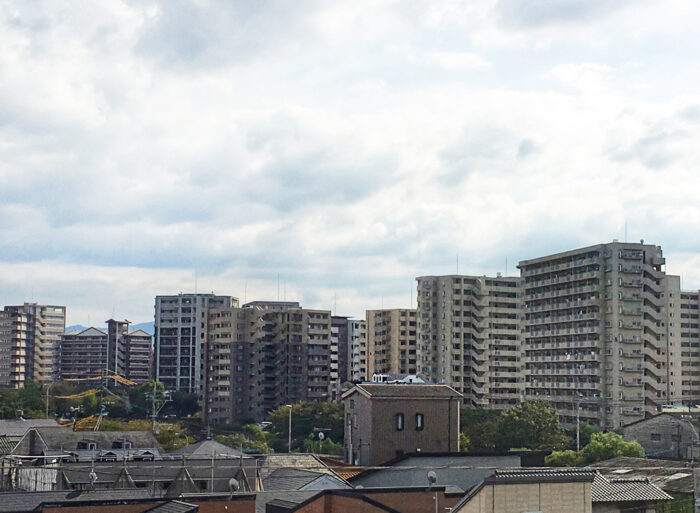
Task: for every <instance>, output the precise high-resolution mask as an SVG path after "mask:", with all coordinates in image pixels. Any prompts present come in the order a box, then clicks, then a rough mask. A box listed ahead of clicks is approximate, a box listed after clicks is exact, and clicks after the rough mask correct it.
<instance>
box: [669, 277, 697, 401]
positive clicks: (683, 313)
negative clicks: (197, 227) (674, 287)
mask: <svg viewBox="0 0 700 513" xmlns="http://www.w3.org/2000/svg"><path fill="white" fill-rule="evenodd" d="M679 294H680V300H678V296H677V299H676V301H675V303H674V305H676V304H677V305H678V307H679V308H678V310H676V311H675V313H674V320H673V321H672V322H673V330H674V335H676V334H680V337H679V338H680V341H679V342H677V343H679V344H680V347H678V345H674V347H673V348H671V349H670V350H671V351H674V356H675V354H676V353H678V352H679V353H680V372H678V368H675V369H674V377H675V378H676V382H680V385H679V389H680V393H677V394H676V395H675V396H674V397H673V402H674V403H679V402H682V403H683V404H685V405H695V404H700V327H699V323H700V320H699V319H698V313H699V312H700V292H698V291H694V292H685V291H680V292H679ZM679 400H680V401H679Z"/></svg>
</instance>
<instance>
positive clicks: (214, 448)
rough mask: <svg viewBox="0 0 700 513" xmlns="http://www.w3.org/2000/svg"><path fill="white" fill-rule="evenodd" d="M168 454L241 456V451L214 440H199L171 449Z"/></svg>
mask: <svg viewBox="0 0 700 513" xmlns="http://www.w3.org/2000/svg"><path fill="white" fill-rule="evenodd" d="M170 454H186V455H188V456H200V457H203V456H211V455H212V454H213V455H215V456H238V457H240V456H243V453H242V452H241V451H239V450H237V449H234V448H232V447H229V446H228V445H224V444H222V443H219V442H217V441H216V440H209V439H207V440H200V441H199V442H196V443H193V444H190V445H186V446H185V447H183V448H181V449H178V450H177V451H173V452H172V453H170Z"/></svg>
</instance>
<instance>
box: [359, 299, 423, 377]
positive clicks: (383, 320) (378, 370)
mask: <svg viewBox="0 0 700 513" xmlns="http://www.w3.org/2000/svg"><path fill="white" fill-rule="evenodd" d="M366 325H367V326H366V329H367V350H366V353H367V354H366V362H367V363H366V371H365V375H364V378H363V379H365V380H367V381H369V380H371V379H372V376H373V375H374V374H386V373H391V374H416V373H417V372H418V359H417V340H418V339H417V331H416V328H417V326H416V310H415V309H410V308H393V309H383V310H367V311H366ZM360 356H363V355H360ZM360 359H361V358H360Z"/></svg>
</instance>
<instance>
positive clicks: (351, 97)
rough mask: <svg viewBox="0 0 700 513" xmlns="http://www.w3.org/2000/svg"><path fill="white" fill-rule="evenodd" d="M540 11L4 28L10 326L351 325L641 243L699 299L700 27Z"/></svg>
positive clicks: (659, 13)
mask: <svg viewBox="0 0 700 513" xmlns="http://www.w3.org/2000/svg"><path fill="white" fill-rule="evenodd" d="M531 4H532V5H534V6H535V7H536V8H537V9H536V10H537V12H540V13H544V14H546V16H545V17H544V19H534V18H532V16H534V14H533V13H526V12H524V11H523V10H522V9H521V8H520V7H518V6H516V5H515V4H513V3H512V2H505V3H504V2H500V3H495V2H492V1H487V0H484V1H483V2H473V1H468V2H467V1H458V0H454V1H449V2H440V3H435V2H427V1H426V2H415V3H412V4H411V5H406V4H405V3H402V2H395V1H376V2H373V3H372V6H371V7H372V8H371V9H370V8H366V7H365V6H363V5H360V4H357V3H352V2H332V3H327V2H311V3H307V4H304V6H303V8H301V7H300V6H299V5H298V3H294V2H281V3H276V4H270V3H264V2H262V3H259V4H256V5H255V6H247V7H246V6H233V7H232V6H230V5H228V4H227V3H220V2H215V1H213V0H207V1H203V2H189V1H185V0H183V1H180V2H172V3H171V2H167V3H165V2H148V3H145V2H143V3H142V2H136V1H134V2H131V1H130V2H119V1H114V2H110V3H107V4H98V3H94V2H84V3H82V4H79V5H76V4H73V5H72V7H71V8H69V9H65V8H59V7H57V6H56V5H55V4H53V3H51V2H46V3H38V4H37V5H35V6H33V7H32V8H31V9H30V8H28V7H26V6H25V4H24V3H22V2H10V3H9V4H8V9H6V10H4V11H3V13H2V15H0V46H1V47H2V48H3V51H2V52H0V218H1V219H2V222H0V268H1V269H2V271H0V296H1V297H2V299H3V302H4V303H16V302H18V301H23V300H26V299H29V298H30V296H32V295H33V296H34V297H35V298H36V299H40V300H46V301H50V302H58V303H65V304H67V305H68V307H69V312H70V311H72V312H73V314H69V315H71V316H72V317H71V319H72V320H73V321H75V322H81V323H85V322H87V319H86V318H85V317H86V316H87V315H90V316H91V318H96V317H100V316H103V315H111V311H112V307H114V308H115V309H116V311H115V314H116V315H123V316H126V317H128V318H130V319H131V320H134V321H141V320H147V319H148V318H149V317H150V316H151V315H152V299H153V296H154V295H155V294H157V293H170V292H177V291H179V290H188V289H189V290H191V289H192V288H193V285H194V279H193V275H194V271H195V270H196V271H197V274H198V275H199V276H200V280H199V284H200V288H201V289H205V290H209V289H214V290H215V291H216V292H217V293H230V294H232V295H237V296H240V297H243V295H244V291H245V290H246V288H247V291H248V292H247V296H248V299H249V300H252V299H264V298H273V299H274V298H275V297H276V293H277V284H276V277H277V274H278V273H279V274H280V275H281V276H282V280H283V282H284V283H286V290H287V293H288V297H290V298H298V299H299V300H301V301H302V302H303V303H304V304H306V305H307V306H309V307H325V308H329V307H330V306H331V304H332V303H333V297H335V298H336V299H335V300H336V301H337V303H338V311H339V313H346V314H352V315H361V314H362V311H363V310H364V309H365V308H370V307H373V308H376V307H378V306H380V305H381V302H382V299H381V298H382V297H384V303H385V305H390V304H391V305H394V306H400V305H401V304H403V305H407V304H408V303H409V302H410V290H411V288H412V287H413V286H414V281H413V279H414V277H415V276H418V275H424V274H438V273H446V272H453V270H454V264H455V256H456V254H457V253H459V254H460V271H462V272H465V273H474V274H483V273H491V272H496V271H502V270H503V265H504V260H505V258H506V257H507V258H508V260H509V267H510V269H511V272H513V271H514V269H513V267H514V264H515V263H516V262H517V260H519V259H524V258H532V257H535V256H538V255H541V254H544V253H546V252H554V251H560V250H565V249H570V248H571V247H575V246H582V245H587V244H591V243H596V242H601V241H606V240H609V239H612V238H614V237H618V236H619V235H620V233H621V230H622V226H623V225H624V223H625V221H626V220H627V221H628V223H629V226H630V229H631V230H630V233H631V234H632V233H636V232H639V233H638V234H635V238H641V237H643V238H645V239H646V240H647V241H650V242H654V243H658V244H661V245H662V246H663V247H664V249H665V251H666V253H667V261H668V262H669V267H671V266H672V268H673V270H674V272H679V270H678V268H677V266H676V264H675V263H673V262H674V258H675V256H676V255H678V262H682V263H683V265H687V266H688V268H687V269H685V270H684V271H683V272H684V273H685V275H687V276H688V278H687V279H686V280H685V282H684V283H686V284H687V285H688V286H693V287H700V281H697V280H695V277H696V276H699V275H700V273H699V272H697V269H696V268H697V262H696V259H694V258H692V257H691V256H688V255H693V254H695V252H697V253H700V247H699V246H698V245H697V243H696V242H695V241H696V240H697V237H695V236H694V234H695V233H696V232H697V229H698V223H700V221H699V219H700V207H698V206H697V202H696V201H695V197H694V196H695V191H697V190H698V188H699V186H700V179H699V178H698V177H697V176H696V175H695V173H694V170H695V169H697V167H698V163H699V160H700V150H699V149H698V148H697V147H696V145H695V144H693V142H694V141H695V140H697V138H698V136H700V123H698V120H699V119H700V114H698V112H700V98H699V97H697V95H696V92H695V90H694V89H693V84H695V83H697V81H698V79H699V78H700V77H698V70H697V66H696V65H695V61H696V53H697V52H696V48H697V44H696V41H697V36H696V35H695V32H696V29H695V26H696V24H697V23H694V22H697V21H698V19H699V18H700V16H699V15H698V12H697V7H696V6H694V4H691V3H683V2H679V3H678V5H677V8H678V9H677V10H678V12H676V11H674V12H672V13H671V12H669V11H670V10H669V9H664V8H662V7H660V6H658V5H653V3H650V2H644V3H642V4H640V5H639V6H638V7H637V8H636V9H637V10H636V11H635V12H636V14H637V15H636V16H635V17H634V20H631V19H629V17H628V16H626V15H625V13H626V11H625V9H627V7H624V6H623V7H621V8H620V9H608V8H607V7H606V6H605V5H603V3H600V2H596V3H595V5H593V6H590V5H589V6H586V5H583V4H582V3H580V2H579V3H577V4H576V5H574V6H573V7H571V6H569V7H571V9H569V7H567V6H564V5H563V3H562V2H559V3H557V6H555V7H556V9H554V11H551V12H550V11H547V9H548V7H547V5H545V3H542V2H534V3H531ZM559 4H561V5H559ZM579 4H580V5H579ZM516 7H517V9H516ZM505 8H507V9H510V13H509V14H508V16H510V18H508V19H506V18H504V16H505V14H504V11H503V9H505ZM516 11H517V12H516ZM516 15H517V16H519V18H517V19H516V18H513V16H516ZM680 43H683V44H680ZM652 46H653V48H654V49H655V51H654V52H649V51H648V49H649V48H650V47H652ZM637 62H643V63H644V65H643V66H637V65H636V64H633V63H637ZM669 77H671V78H672V79H670V78H669ZM678 184H683V186H682V187H679V186H678ZM246 283H247V284H248V286H247V287H246ZM32 290H33V291H34V293H33V294H32ZM100 318H101V317H100Z"/></svg>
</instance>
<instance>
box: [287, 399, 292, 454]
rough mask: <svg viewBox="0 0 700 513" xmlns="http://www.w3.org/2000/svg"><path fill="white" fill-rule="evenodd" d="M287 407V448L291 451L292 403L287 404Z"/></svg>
mask: <svg viewBox="0 0 700 513" xmlns="http://www.w3.org/2000/svg"><path fill="white" fill-rule="evenodd" d="M287 408H289V426H288V427H289V433H288V436H287V449H288V450H289V452H290V453H291V452H292V405H291V404H288V405H287Z"/></svg>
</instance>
